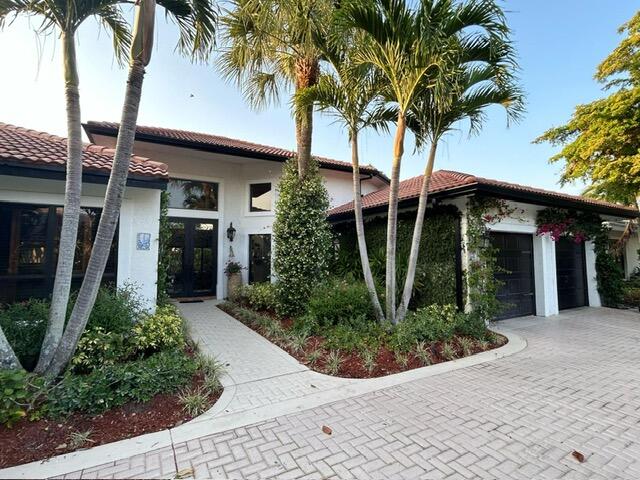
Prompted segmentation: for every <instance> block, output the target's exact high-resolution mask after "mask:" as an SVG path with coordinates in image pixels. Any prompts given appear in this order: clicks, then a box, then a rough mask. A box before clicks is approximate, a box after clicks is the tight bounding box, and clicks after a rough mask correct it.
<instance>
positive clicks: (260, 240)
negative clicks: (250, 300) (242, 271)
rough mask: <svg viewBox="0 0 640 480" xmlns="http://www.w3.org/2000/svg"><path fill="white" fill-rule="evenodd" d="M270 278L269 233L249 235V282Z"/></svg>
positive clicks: (263, 280)
mask: <svg viewBox="0 0 640 480" xmlns="http://www.w3.org/2000/svg"><path fill="white" fill-rule="evenodd" d="M270 279H271V235H269V234H263V233H261V234H255V235H249V283H261V282H268V281H270Z"/></svg>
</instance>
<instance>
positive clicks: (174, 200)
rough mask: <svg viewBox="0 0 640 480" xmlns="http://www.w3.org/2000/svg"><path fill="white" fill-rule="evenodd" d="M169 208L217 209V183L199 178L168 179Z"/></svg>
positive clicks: (215, 210)
mask: <svg viewBox="0 0 640 480" xmlns="http://www.w3.org/2000/svg"><path fill="white" fill-rule="evenodd" d="M167 192H169V194H170V196H169V208H182V209H188V210H210V211H214V212H217V211H218V184H217V183H212V182H202V181H200V180H177V179H171V180H169V185H168V188H167Z"/></svg>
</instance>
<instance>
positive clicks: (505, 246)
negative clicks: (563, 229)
mask: <svg viewBox="0 0 640 480" xmlns="http://www.w3.org/2000/svg"><path fill="white" fill-rule="evenodd" d="M491 243H492V244H493V246H494V247H496V248H497V249H498V252H497V261H498V267H500V269H502V270H504V271H503V272H498V273H496V275H495V276H496V278H497V279H498V280H500V281H501V282H502V284H503V285H502V286H501V287H500V289H499V291H498V295H497V298H498V300H500V301H501V302H502V303H504V304H505V305H506V306H505V310H504V311H502V312H501V313H500V315H499V316H498V317H497V318H496V319H497V320H500V319H504V318H512V317H522V316H525V315H534V314H535V296H534V291H535V286H534V281H533V237H532V236H531V235H526V234H519V233H492V234H491Z"/></svg>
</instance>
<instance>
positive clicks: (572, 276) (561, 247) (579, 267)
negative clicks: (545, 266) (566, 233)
mask: <svg viewBox="0 0 640 480" xmlns="http://www.w3.org/2000/svg"><path fill="white" fill-rule="evenodd" d="M556 278H557V282H558V308H559V309H560V310H565V309H567V308H577V307H584V306H585V305H587V303H588V302H587V299H588V298H587V272H586V265H585V251H584V242H580V243H575V242H574V241H572V240H570V239H568V238H561V239H560V240H559V241H558V242H557V243H556Z"/></svg>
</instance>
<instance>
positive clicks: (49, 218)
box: [0, 203, 117, 303]
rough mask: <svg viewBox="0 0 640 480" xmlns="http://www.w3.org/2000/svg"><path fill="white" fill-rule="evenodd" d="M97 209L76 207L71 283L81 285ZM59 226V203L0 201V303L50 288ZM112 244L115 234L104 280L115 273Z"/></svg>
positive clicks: (40, 294)
mask: <svg viewBox="0 0 640 480" xmlns="http://www.w3.org/2000/svg"><path fill="white" fill-rule="evenodd" d="M100 211H101V210H100V209H98V208H83V209H82V210H81V211H80V223H79V225H78V240H77V243H76V251H75V258H74V265H73V267H74V268H73V277H72V286H73V287H74V288H78V287H79V286H80V284H81V282H82V278H83V276H84V272H85V271H86V268H87V263H88V262H89V256H90V255H91V248H92V246H93V239H94V238H95V235H96V230H97V228H98V222H99V221H100ZM61 226H62V208H61V207H54V206H42V205H25V204H10V203H0V303H2V302H13V301H20V300H26V299H28V298H31V297H36V298H45V297H48V296H49V295H50V294H51V290H52V288H53V280H54V277H55V269H56V262H57V257H58V243H59V240H60V229H61ZM116 238H117V236H116ZM116 245H117V240H114V243H113V244H112V245H111V252H110V254H109V260H108V262H107V266H106V269H105V273H104V276H103V280H104V281H107V282H108V281H113V280H115V277H116V275H115V274H116V249H117V247H116Z"/></svg>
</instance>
